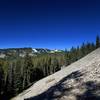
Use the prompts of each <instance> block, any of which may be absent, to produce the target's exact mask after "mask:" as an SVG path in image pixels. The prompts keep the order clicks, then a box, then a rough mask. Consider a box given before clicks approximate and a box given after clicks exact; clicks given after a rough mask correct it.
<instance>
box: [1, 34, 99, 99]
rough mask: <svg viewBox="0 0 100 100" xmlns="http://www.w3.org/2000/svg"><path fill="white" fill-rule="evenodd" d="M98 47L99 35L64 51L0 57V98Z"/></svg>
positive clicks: (7, 96)
mask: <svg viewBox="0 0 100 100" xmlns="http://www.w3.org/2000/svg"><path fill="white" fill-rule="evenodd" d="M98 47H100V39H99V36H97V37H96V42H95V43H83V44H82V45H81V46H78V47H77V48H74V47H72V48H71V49H70V50H67V49H66V50H65V52H55V53H44V54H39V55H37V56H30V55H29V53H28V52H27V54H26V55H25V57H20V56H9V57H5V58H0V99H3V100H8V99H10V98H11V97H13V96H15V95H17V94H18V93H20V92H22V91H23V90H24V89H26V88H28V87H29V86H31V85H32V84H34V82H36V81H38V80H39V79H41V78H43V77H46V76H48V75H51V74H53V73H55V72H56V71H58V70H60V69H61V68H62V67H65V66H67V65H69V64H71V63H72V62H75V61H77V60H79V59H80V58H82V57H83V56H85V55H87V54H88V53H90V52H91V51H93V50H95V49H96V48H98Z"/></svg>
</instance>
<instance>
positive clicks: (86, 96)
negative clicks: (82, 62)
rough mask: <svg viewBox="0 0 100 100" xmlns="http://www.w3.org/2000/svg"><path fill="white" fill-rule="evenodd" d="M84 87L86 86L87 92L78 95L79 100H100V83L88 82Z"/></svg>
mask: <svg viewBox="0 0 100 100" xmlns="http://www.w3.org/2000/svg"><path fill="white" fill-rule="evenodd" d="M83 85H85V86H86V91H85V92H84V93H83V94H82V95H77V100H100V83H96V82H94V81H88V82H86V83H84V84H83Z"/></svg>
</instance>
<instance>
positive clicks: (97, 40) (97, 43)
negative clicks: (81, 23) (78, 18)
mask: <svg viewBox="0 0 100 100" xmlns="http://www.w3.org/2000/svg"><path fill="white" fill-rule="evenodd" d="M98 47H100V38H99V36H98V35H97V37H96V48H98Z"/></svg>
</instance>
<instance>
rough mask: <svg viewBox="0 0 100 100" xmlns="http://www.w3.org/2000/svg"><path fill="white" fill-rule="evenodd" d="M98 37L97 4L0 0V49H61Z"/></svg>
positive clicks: (86, 0)
mask: <svg viewBox="0 0 100 100" xmlns="http://www.w3.org/2000/svg"><path fill="white" fill-rule="evenodd" d="M96 34H100V0H0V37H1V38H0V48H7V47H30V46H31V47H33V48H37V47H38V48H39V47H40V48H41V47H42V48H50V49H55V48H57V49H64V48H70V47H72V46H77V45H80V44H82V43H83V42H87V41H90V42H92V41H95V36H96Z"/></svg>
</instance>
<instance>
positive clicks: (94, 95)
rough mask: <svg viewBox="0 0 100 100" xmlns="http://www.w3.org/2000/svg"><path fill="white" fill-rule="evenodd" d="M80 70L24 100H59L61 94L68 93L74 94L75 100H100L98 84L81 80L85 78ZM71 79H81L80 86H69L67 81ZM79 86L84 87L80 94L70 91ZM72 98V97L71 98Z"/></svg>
mask: <svg viewBox="0 0 100 100" xmlns="http://www.w3.org/2000/svg"><path fill="white" fill-rule="evenodd" d="M83 75H85V73H82V72H80V71H75V72H73V73H71V74H70V75H68V76H67V77H65V78H63V79H62V80H61V81H59V82H58V83H57V84H56V85H55V86H52V87H51V88H49V89H48V90H47V91H46V92H44V93H42V94H40V95H37V96H34V97H31V98H27V99H25V100H60V98H62V97H63V96H66V97H68V96H69V95H74V96H75V98H76V99H75V100H100V84H99V83H96V82H94V81H87V82H83V81H82V80H83V78H85V77H84V76H83ZM82 77H83V78H82ZM71 80H73V81H74V82H76V83H79V84H80V82H81V81H82V82H83V83H82V84H81V85H80V86H76V87H74V84H73V86H69V84H68V81H71ZM81 87H84V88H85V91H84V92H82V94H77V91H74V93H73V92H72V91H73V90H75V89H79V88H81ZM61 100H70V99H68V98H67V99H61ZM71 100H74V99H71Z"/></svg>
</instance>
